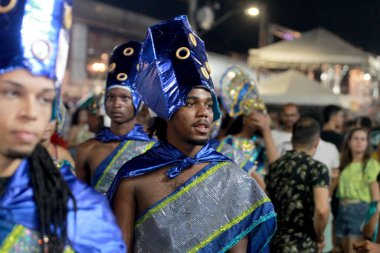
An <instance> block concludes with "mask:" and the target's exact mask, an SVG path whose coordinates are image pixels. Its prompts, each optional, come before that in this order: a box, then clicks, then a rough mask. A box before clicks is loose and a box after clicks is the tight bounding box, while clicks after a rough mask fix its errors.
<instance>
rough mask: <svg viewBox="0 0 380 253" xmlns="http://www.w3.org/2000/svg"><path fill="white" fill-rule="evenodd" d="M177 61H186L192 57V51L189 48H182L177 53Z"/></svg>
mask: <svg viewBox="0 0 380 253" xmlns="http://www.w3.org/2000/svg"><path fill="white" fill-rule="evenodd" d="M175 56H176V57H177V59H180V60H186V59H187V58H189V57H190V50H189V49H188V48H187V47H180V48H178V49H177V51H176V52H175Z"/></svg>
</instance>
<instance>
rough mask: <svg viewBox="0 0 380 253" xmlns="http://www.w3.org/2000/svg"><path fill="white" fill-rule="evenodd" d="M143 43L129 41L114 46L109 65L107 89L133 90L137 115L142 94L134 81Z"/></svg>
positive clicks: (133, 100)
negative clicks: (137, 90) (140, 94)
mask: <svg viewBox="0 0 380 253" xmlns="http://www.w3.org/2000/svg"><path fill="white" fill-rule="evenodd" d="M140 50H141V43H140V42H137V41H129V42H127V43H124V44H122V45H120V46H117V47H115V48H114V50H113V52H112V55H111V59H110V63H109V66H108V75H107V81H106V90H109V89H112V88H124V89H128V90H130V91H131V95H132V102H133V107H134V108H135V111H134V113H135V115H136V114H137V111H138V108H139V106H140V102H141V99H140V96H139V95H138V93H137V92H136V91H135V90H134V86H133V84H134V82H135V78H136V74H137V68H138V62H139V56H140Z"/></svg>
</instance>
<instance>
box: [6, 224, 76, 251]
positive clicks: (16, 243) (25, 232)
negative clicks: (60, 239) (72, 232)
mask: <svg viewBox="0 0 380 253" xmlns="http://www.w3.org/2000/svg"><path fill="white" fill-rule="evenodd" d="M39 241H41V239H40V236H39V233H37V232H35V231H33V230H30V229H28V228H25V227H24V226H22V225H16V226H14V227H13V229H12V230H11V231H10V232H9V234H8V236H7V237H6V238H5V240H4V241H3V242H2V244H1V245H0V253H21V252H30V253H31V252H36V253H39V252H41V245H40V244H39ZM63 253H74V250H72V248H70V247H65V249H64V251H63Z"/></svg>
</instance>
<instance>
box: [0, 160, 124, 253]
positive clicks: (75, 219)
mask: <svg viewBox="0 0 380 253" xmlns="http://www.w3.org/2000/svg"><path fill="white" fill-rule="evenodd" d="M60 171H61V173H62V175H63V177H64V179H65V181H66V183H67V184H68V185H69V187H70V189H71V191H72V193H73V195H74V196H75V199H76V202H77V211H76V212H74V210H73V204H72V202H71V201H70V202H69V203H68V209H69V212H68V218H67V224H68V238H69V240H70V244H71V247H72V248H73V249H74V250H75V251H76V252H109V253H111V252H112V253H113V252H126V247H125V244H124V241H123V240H122V236H121V231H120V229H119V228H118V226H117V225H116V222H115V219H114V216H113V214H112V212H111V210H110V208H109V205H108V203H107V200H106V199H105V198H104V197H103V196H102V195H100V194H98V193H96V192H95V191H94V190H93V189H91V188H90V187H89V186H87V185H85V184H84V183H82V182H80V181H79V180H78V179H77V178H76V177H75V176H74V175H73V174H72V173H71V171H70V169H69V167H68V166H63V167H62V168H61V169H60ZM33 195H34V194H33V189H32V187H31V178H30V172H29V162H28V160H26V159H25V160H23V161H22V163H21V165H20V166H19V168H18V169H17V171H16V172H15V174H14V175H13V176H12V177H11V178H10V179H9V182H7V185H6V188H5V190H4V193H3V195H2V196H0V227H1V228H2V229H1V232H0V244H1V243H2V242H3V240H4V239H5V237H6V236H7V235H8V233H10V232H11V229H12V228H13V227H14V226H15V225H18V224H20V225H22V226H24V227H26V228H28V229H31V230H35V231H38V213H37V208H36V204H35V202H34V197H33ZM6 228H8V229H6Z"/></svg>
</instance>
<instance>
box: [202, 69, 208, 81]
mask: <svg viewBox="0 0 380 253" xmlns="http://www.w3.org/2000/svg"><path fill="white" fill-rule="evenodd" d="M201 72H202V75H203V76H204V77H205V78H206V79H207V80H208V79H209V78H210V75H209V73H208V72H207V70H206V69H205V68H204V67H201Z"/></svg>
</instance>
